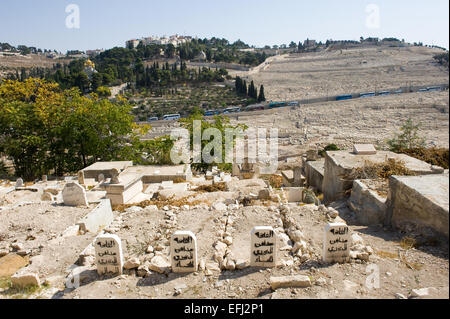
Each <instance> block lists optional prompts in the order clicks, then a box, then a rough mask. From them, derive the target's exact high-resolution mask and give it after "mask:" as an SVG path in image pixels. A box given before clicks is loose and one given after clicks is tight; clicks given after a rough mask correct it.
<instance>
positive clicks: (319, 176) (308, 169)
mask: <svg viewBox="0 0 450 319" xmlns="http://www.w3.org/2000/svg"><path fill="white" fill-rule="evenodd" d="M304 169H305V177H306V183H307V184H308V186H312V187H314V188H315V189H317V190H318V191H319V192H321V191H322V183H323V174H324V171H325V160H324V159H322V160H318V161H309V162H305V168H304Z"/></svg>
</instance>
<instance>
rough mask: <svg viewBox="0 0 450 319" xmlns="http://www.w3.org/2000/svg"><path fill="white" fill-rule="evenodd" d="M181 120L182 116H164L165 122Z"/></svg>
mask: <svg viewBox="0 0 450 319" xmlns="http://www.w3.org/2000/svg"><path fill="white" fill-rule="evenodd" d="M180 118H181V116H180V114H167V115H164V116H163V120H164V121H175V120H179V119H180Z"/></svg>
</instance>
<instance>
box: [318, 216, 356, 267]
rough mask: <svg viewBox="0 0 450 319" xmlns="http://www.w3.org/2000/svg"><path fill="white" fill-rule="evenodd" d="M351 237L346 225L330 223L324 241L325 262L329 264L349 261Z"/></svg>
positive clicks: (326, 227) (326, 228)
mask: <svg viewBox="0 0 450 319" xmlns="http://www.w3.org/2000/svg"><path fill="white" fill-rule="evenodd" d="M350 246H351V236H350V231H349V228H348V226H347V225H346V224H344V223H330V224H328V225H327V226H325V234H324V241H323V260H324V261H325V262H328V263H332V262H338V263H342V262H346V261H348V260H349V256H350Z"/></svg>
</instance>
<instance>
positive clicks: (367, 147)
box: [353, 144, 377, 155]
mask: <svg viewBox="0 0 450 319" xmlns="http://www.w3.org/2000/svg"><path fill="white" fill-rule="evenodd" d="M353 153H355V154H356V155H374V154H376V153H377V150H376V149H375V147H374V146H373V145H372V144H354V145H353Z"/></svg>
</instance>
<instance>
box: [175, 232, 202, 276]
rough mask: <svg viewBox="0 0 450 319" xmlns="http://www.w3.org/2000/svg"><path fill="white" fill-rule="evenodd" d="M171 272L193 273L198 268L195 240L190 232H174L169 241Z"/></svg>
mask: <svg viewBox="0 0 450 319" xmlns="http://www.w3.org/2000/svg"><path fill="white" fill-rule="evenodd" d="M170 260H171V263H172V271H173V272H195V271H197V268H198V261H197V238H196V237H195V235H194V233H192V232H190V231H177V232H175V233H174V234H173V235H172V237H171V241H170Z"/></svg>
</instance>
